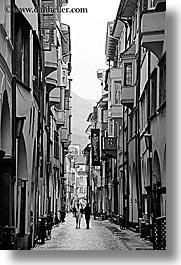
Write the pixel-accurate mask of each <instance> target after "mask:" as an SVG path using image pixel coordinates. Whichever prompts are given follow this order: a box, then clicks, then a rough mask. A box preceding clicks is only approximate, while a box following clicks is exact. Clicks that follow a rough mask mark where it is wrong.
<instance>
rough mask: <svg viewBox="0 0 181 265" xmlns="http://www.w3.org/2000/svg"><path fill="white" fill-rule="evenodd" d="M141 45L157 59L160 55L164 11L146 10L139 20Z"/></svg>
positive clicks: (163, 34) (163, 30) (161, 51)
mask: <svg viewBox="0 0 181 265" xmlns="http://www.w3.org/2000/svg"><path fill="white" fill-rule="evenodd" d="M141 34H142V38H141V45H142V47H144V48H146V49H148V50H150V51H151V52H153V53H154V54H155V55H156V56H157V57H158V58H159V59H160V58H161V57H162V53H163V44H164V40H165V12H155V11H154V12H153V11H152V12H150V11H149V12H147V13H144V14H143V17H142V21H141Z"/></svg>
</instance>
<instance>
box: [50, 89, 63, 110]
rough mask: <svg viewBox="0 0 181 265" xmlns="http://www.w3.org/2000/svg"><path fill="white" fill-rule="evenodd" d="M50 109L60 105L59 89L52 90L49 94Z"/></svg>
mask: <svg viewBox="0 0 181 265" xmlns="http://www.w3.org/2000/svg"><path fill="white" fill-rule="evenodd" d="M49 101H50V107H52V106H53V105H55V104H58V103H60V88H59V87H56V88H54V89H53V90H52V91H51V92H50V94H49Z"/></svg>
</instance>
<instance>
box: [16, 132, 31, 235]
mask: <svg viewBox="0 0 181 265" xmlns="http://www.w3.org/2000/svg"><path fill="white" fill-rule="evenodd" d="M17 154H18V163H17V177H18V202H19V204H18V230H19V233H20V235H21V236H24V234H25V232H26V229H27V227H26V224H27V189H28V187H27V185H28V183H27V182H28V166H27V153H26V147H25V141H24V136H23V134H22V133H21V135H20V138H19V140H18V150H17Z"/></svg>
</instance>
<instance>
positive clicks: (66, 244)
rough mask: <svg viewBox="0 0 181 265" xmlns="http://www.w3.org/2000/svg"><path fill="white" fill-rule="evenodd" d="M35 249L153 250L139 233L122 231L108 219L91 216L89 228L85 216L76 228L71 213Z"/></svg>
mask: <svg viewBox="0 0 181 265" xmlns="http://www.w3.org/2000/svg"><path fill="white" fill-rule="evenodd" d="M33 250H152V245H151V243H150V242H149V241H147V240H145V239H141V238H140V235H139V234H137V233H134V232H133V231H130V230H127V229H124V230H122V231H121V230H120V229H119V226H118V225H115V224H112V223H110V222H109V221H108V220H104V221H98V220H94V219H93V218H91V221H90V229H89V230H88V229H86V226H85V219H84V217H83V218H82V222H81V228H80V229H76V228H75V219H74V217H73V216H72V214H71V213H69V214H68V215H67V216H66V219H65V223H63V224H60V225H59V226H58V227H54V228H53V229H52V237H51V239H49V240H46V241H45V244H38V245H37V246H36V247H35V248H34V249H33Z"/></svg>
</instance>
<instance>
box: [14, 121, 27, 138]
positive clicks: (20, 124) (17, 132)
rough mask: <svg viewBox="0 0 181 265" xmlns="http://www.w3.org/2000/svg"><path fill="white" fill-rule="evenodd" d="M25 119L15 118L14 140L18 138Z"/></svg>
mask: <svg viewBox="0 0 181 265" xmlns="http://www.w3.org/2000/svg"><path fill="white" fill-rule="evenodd" d="M25 119H26V117H16V138H17V139H18V138H20V136H21V133H22V131H23V126H24V121H25Z"/></svg>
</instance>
